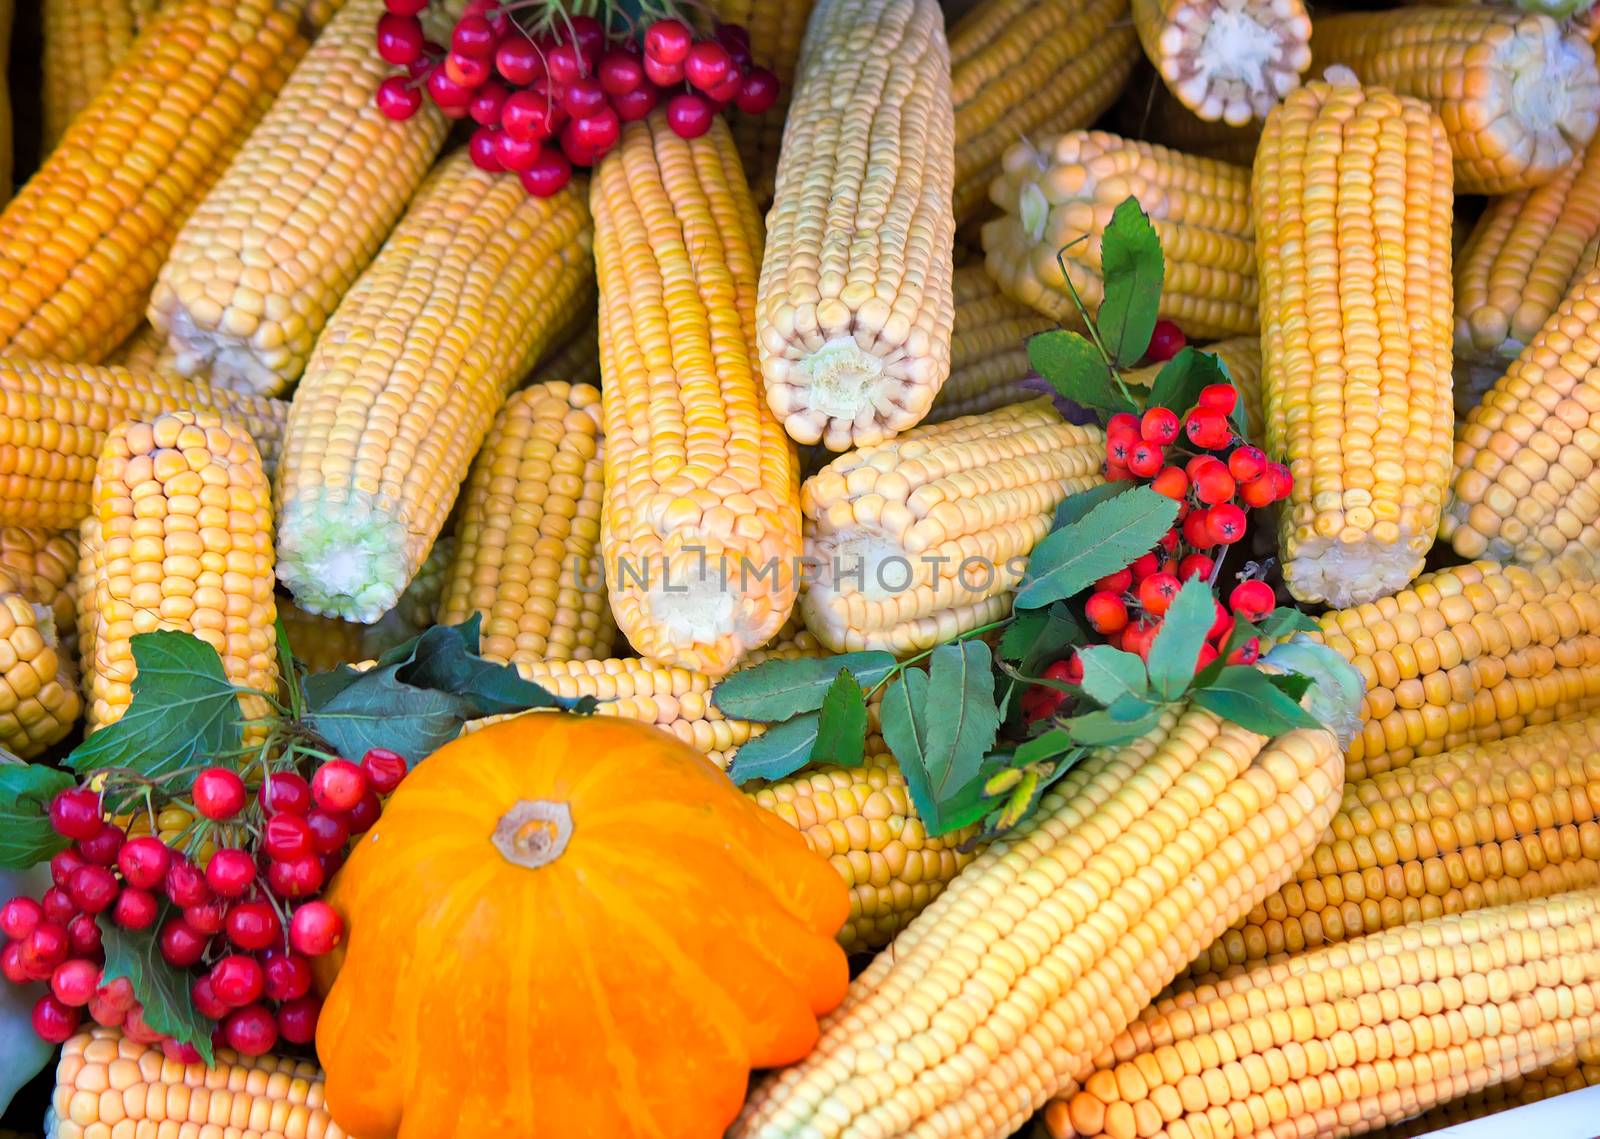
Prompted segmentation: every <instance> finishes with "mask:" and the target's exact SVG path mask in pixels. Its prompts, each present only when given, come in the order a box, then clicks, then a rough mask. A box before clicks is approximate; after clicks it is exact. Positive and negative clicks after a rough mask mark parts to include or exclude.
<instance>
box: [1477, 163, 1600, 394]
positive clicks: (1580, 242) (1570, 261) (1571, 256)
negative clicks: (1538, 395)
mask: <svg viewBox="0 0 1600 1139" xmlns="http://www.w3.org/2000/svg"><path fill="white" fill-rule="evenodd" d="M1597 138H1600V136H1597ZM1597 236H1600V142H1597V141H1594V140H1591V141H1590V143H1589V147H1588V149H1587V150H1585V151H1584V153H1583V154H1581V155H1579V156H1578V157H1577V158H1576V159H1574V160H1573V161H1572V162H1571V163H1569V164H1568V166H1567V168H1566V169H1565V170H1563V171H1562V172H1561V173H1560V174H1558V175H1556V177H1555V179H1554V180H1553V181H1550V182H1547V183H1545V184H1544V185H1543V186H1539V187H1536V188H1534V189H1532V190H1523V191H1521V192H1519V193H1516V194H1509V195H1507V196H1505V197H1503V198H1495V199H1493V200H1491V201H1490V202H1489V205H1488V208H1486V209H1485V210H1484V212H1483V215H1482V216H1481V217H1480V218H1479V219H1478V222H1477V224H1476V225H1475V226H1473V228H1472V233H1471V236H1470V237H1468V238H1467V243H1466V246H1465V248H1464V249H1463V250H1462V252H1461V256H1459V257H1458V258H1457V259H1456V308H1455V314H1456V352H1457V353H1458V354H1464V353H1488V354H1490V355H1491V358H1494V359H1499V358H1501V357H1504V359H1505V360H1510V359H1514V358H1515V357H1516V356H1517V354H1518V353H1519V352H1521V351H1522V349H1523V346H1524V345H1526V344H1527V343H1528V341H1530V340H1532V339H1533V337H1534V335H1535V334H1536V333H1537V332H1538V331H1539V329H1540V328H1541V327H1543V325H1544V322H1545V321H1547V320H1549V319H1550V315H1551V314H1552V313H1553V312H1555V311H1556V307H1557V306H1558V305H1559V304H1560V303H1561V298H1562V297H1564V296H1566V294H1567V286H1568V285H1570V284H1571V283H1572V282H1573V281H1575V280H1577V279H1579V278H1581V277H1582V276H1583V274H1584V273H1586V272H1587V271H1588V270H1589V269H1591V268H1593V267H1594V261H1593V254H1592V253H1589V259H1588V260H1587V263H1585V255H1586V253H1587V252H1588V251H1589V249H1590V247H1591V244H1592V243H1593V242H1594V241H1595V239H1596V238H1597ZM1501 362H1502V363H1503V362H1504V361H1501Z"/></svg>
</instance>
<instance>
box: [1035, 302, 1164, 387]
mask: <svg viewBox="0 0 1600 1139" xmlns="http://www.w3.org/2000/svg"><path fill="white" fill-rule="evenodd" d="M1101 311H1102V312H1103V311H1105V310H1104V309H1103V308H1102V309H1101ZM1146 343H1149V340H1148V338H1146ZM1028 363H1029V364H1031V365H1032V366H1033V370H1034V371H1036V372H1038V373H1039V374H1040V375H1041V376H1043V377H1044V378H1045V379H1047V380H1049V381H1050V386H1051V387H1053V388H1055V389H1056V391H1057V392H1058V393H1060V394H1061V395H1062V396H1065V397H1066V398H1067V399H1070V400H1071V401H1072V402H1073V403H1077V404H1082V405H1083V406H1084V407H1087V408H1091V409H1094V410H1097V411H1132V412H1137V411H1138V410H1139V407H1138V405H1137V404H1135V403H1134V402H1133V400H1131V399H1129V398H1128V395H1127V393H1126V392H1124V391H1123V389H1122V388H1121V386H1119V385H1118V384H1117V383H1116V381H1115V380H1113V379H1112V378H1111V370H1110V369H1109V368H1107V367H1106V362H1105V360H1104V359H1103V358H1102V357H1101V355H1100V349H1098V348H1096V347H1095V346H1094V344H1093V342H1092V341H1090V340H1089V338H1088V337H1086V336H1084V335H1082V334H1081V333H1077V332H1072V331H1070V330H1068V329H1064V328H1055V329H1051V330H1050V331H1049V332H1041V333H1039V334H1038V335H1036V336H1030V337H1029V338H1028Z"/></svg>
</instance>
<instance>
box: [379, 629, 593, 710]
mask: <svg viewBox="0 0 1600 1139" xmlns="http://www.w3.org/2000/svg"><path fill="white" fill-rule="evenodd" d="M482 619H483V618H482V614H480V613H476V612H475V613H473V614H472V616H470V617H468V618H467V619H466V620H465V621H463V622H462V623H461V624H459V625H434V626H432V627H430V628H428V629H425V630H424V631H423V632H421V633H420V634H418V635H417V636H416V637H414V638H412V639H411V640H410V641H407V642H406V643H405V644H402V645H399V646H397V647H396V648H395V649H394V650H392V651H391V652H390V653H386V654H385V656H386V657H387V658H388V659H389V660H390V661H393V662H395V663H397V664H399V666H400V670H399V672H397V673H396V676H398V678H399V679H400V680H401V681H402V682H403V683H406V684H409V685H411V687H413V688H423V689H432V690H434V691H437V692H448V693H450V694H451V695H454V696H459V697H461V698H462V699H464V700H466V701H467V702H468V704H470V705H471V707H472V711H473V715H474V716H503V715H507V714H509V713H513V712H528V711H531V710H533V709H535V708H562V709H565V710H567V711H575V710H577V707H578V702H577V701H573V700H567V699H563V698H561V697H558V696H556V695H555V694H554V693H551V692H549V691H547V690H546V689H545V688H544V687H542V686H541V685H538V684H535V683H534V682H533V681H531V680H525V679H523V676H522V674H521V673H520V672H518V671H517V669H516V666H514V665H509V664H499V663H496V662H495V661H490V660H484V659H483V658H482V657H481V656H479V655H478V646H479V643H480V641H479V636H478V629H479V626H480V624H481V622H482Z"/></svg>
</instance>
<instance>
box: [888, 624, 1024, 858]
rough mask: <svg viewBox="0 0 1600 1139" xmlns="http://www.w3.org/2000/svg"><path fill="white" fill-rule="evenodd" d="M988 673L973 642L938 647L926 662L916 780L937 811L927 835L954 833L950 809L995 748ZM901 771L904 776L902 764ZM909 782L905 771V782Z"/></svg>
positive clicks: (983, 649) (986, 660) (995, 716)
mask: <svg viewBox="0 0 1600 1139" xmlns="http://www.w3.org/2000/svg"><path fill="white" fill-rule="evenodd" d="M992 667H993V662H992V660H991V658H990V656H989V646H987V645H986V644H984V643H983V642H982V641H977V640H972V641H962V642H961V643H959V644H943V645H940V646H938V647H937V648H935V649H934V650H933V655H932V657H931V658H930V659H929V662H928V689H927V693H926V697H925V700H926V702H925V705H924V712H923V717H924V722H925V723H926V725H927V732H926V734H925V736H924V737H923V762H922V765H921V767H922V771H921V773H920V774H919V776H918V777H919V778H923V779H925V780H926V781H927V786H928V792H927V794H928V799H929V801H930V802H932V803H933V804H934V808H935V809H934V812H933V822H932V824H931V825H930V826H929V828H928V830H929V833H930V834H943V833H944V832H945V831H948V830H953V829H955V826H954V825H953V824H952V823H951V822H950V820H951V818H952V814H951V810H952V808H951V804H953V803H955V802H957V800H958V798H959V795H958V793H959V792H961V791H963V790H964V789H965V788H966V787H967V786H968V785H969V784H971V783H973V782H974V781H975V780H977V779H978V772H979V769H980V768H981V767H982V766H983V759H984V756H986V755H988V754H989V749H990V748H991V747H993V746H994V739H995V733H996V732H998V731H999V729H1000V713H999V710H998V709H997V708H996V707H995V703H994V680H993V672H992V671H991V670H992ZM901 770H902V771H905V764H904V763H903V762H902V764H901ZM911 778H912V776H911V773H910V772H909V771H906V779H907V781H908V782H910V780H911ZM924 821H925V822H927V821H928V820H927V819H925V820H924Z"/></svg>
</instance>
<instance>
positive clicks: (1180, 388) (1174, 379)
mask: <svg viewBox="0 0 1600 1139" xmlns="http://www.w3.org/2000/svg"><path fill="white" fill-rule="evenodd" d="M1229 382H1231V381H1229V379H1228V374H1227V372H1225V371H1223V369H1222V362H1221V361H1220V360H1218V359H1217V358H1216V357H1215V356H1213V355H1211V353H1209V352H1201V351H1198V350H1197V349H1194V348H1184V349H1183V350H1182V351H1180V352H1179V353H1178V354H1177V355H1176V356H1174V357H1173V358H1172V359H1170V360H1168V361H1167V362H1166V363H1165V364H1164V365H1162V368H1161V371H1160V372H1159V373H1158V374H1157V375H1156V382H1155V383H1153V384H1151V385H1150V400H1149V403H1148V406H1150V407H1166V408H1171V409H1172V410H1173V411H1175V412H1177V413H1178V414H1179V415H1182V414H1183V413H1184V412H1186V411H1188V410H1189V409H1190V408H1191V407H1193V406H1194V405H1195V403H1196V402H1198V401H1199V399H1200V389H1201V388H1204V387H1207V386H1209V385H1211V384H1226V383H1229Z"/></svg>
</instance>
